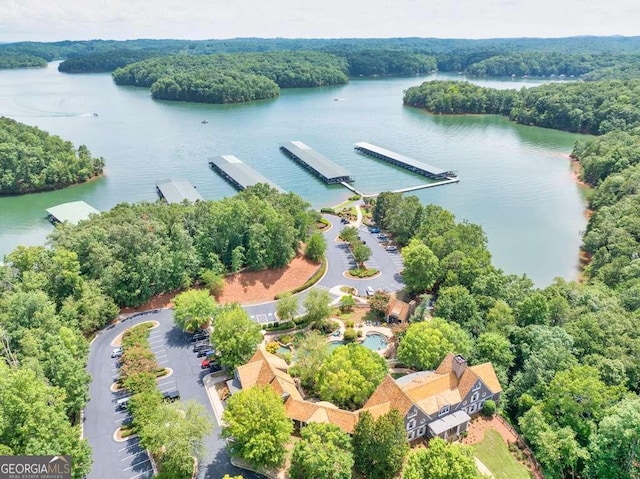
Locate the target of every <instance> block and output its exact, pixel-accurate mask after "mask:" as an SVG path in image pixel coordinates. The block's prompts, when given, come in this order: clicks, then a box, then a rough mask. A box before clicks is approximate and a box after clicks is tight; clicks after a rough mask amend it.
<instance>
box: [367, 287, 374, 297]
mask: <svg viewBox="0 0 640 479" xmlns="http://www.w3.org/2000/svg"><path fill="white" fill-rule="evenodd" d="M374 293H375V291H373V288H372V287H371V286H367V296H373V295H374Z"/></svg>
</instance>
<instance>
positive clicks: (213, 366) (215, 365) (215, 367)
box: [209, 363, 222, 373]
mask: <svg viewBox="0 0 640 479" xmlns="http://www.w3.org/2000/svg"><path fill="white" fill-rule="evenodd" d="M209 371H211V372H212V373H217V372H218V371H222V365H221V364H220V363H211V364H210V365H209Z"/></svg>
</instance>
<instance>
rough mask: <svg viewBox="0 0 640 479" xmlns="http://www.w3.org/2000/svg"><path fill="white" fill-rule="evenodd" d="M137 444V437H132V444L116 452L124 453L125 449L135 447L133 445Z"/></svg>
mask: <svg viewBox="0 0 640 479" xmlns="http://www.w3.org/2000/svg"><path fill="white" fill-rule="evenodd" d="M139 442H140V440H139V439H138V438H137V437H134V438H133V442H132V443H131V444H129V445H127V446H126V447H123V448H122V449H118V452H122V451H124V450H125V449H129V448H130V447H131V446H135V445H137V444H138V443H139ZM134 443H135V444H134Z"/></svg>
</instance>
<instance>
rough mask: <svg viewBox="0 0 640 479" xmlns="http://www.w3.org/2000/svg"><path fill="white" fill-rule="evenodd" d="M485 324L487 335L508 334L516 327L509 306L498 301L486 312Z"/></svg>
mask: <svg viewBox="0 0 640 479" xmlns="http://www.w3.org/2000/svg"><path fill="white" fill-rule="evenodd" d="M485 323H486V328H485V329H486V331H487V332H488V333H489V332H491V333H501V334H509V332H510V331H511V330H512V329H513V327H514V326H515V325H516V320H515V318H514V316H513V310H512V309H511V308H510V307H509V305H508V304H507V303H506V302H504V301H502V300H498V301H496V302H495V303H494V305H493V306H492V307H491V309H490V310H489V311H488V312H487V316H486V320H485Z"/></svg>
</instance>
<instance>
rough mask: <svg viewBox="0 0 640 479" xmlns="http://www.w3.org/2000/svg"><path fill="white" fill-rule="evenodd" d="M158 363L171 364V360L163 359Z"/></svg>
mask: <svg viewBox="0 0 640 479" xmlns="http://www.w3.org/2000/svg"><path fill="white" fill-rule="evenodd" d="M158 364H169V360H168V359H163V360H162V361H158Z"/></svg>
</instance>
